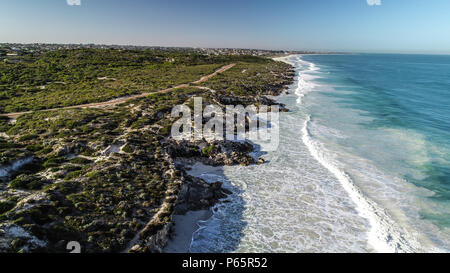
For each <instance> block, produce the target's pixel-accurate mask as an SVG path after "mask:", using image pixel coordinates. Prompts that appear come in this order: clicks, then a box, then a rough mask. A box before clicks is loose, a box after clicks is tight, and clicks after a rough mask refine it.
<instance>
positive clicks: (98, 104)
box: [0, 64, 236, 119]
mask: <svg viewBox="0 0 450 273" xmlns="http://www.w3.org/2000/svg"><path fill="white" fill-rule="evenodd" d="M235 65H236V64H229V65H225V66H222V67H221V68H219V69H218V70H216V71H215V72H214V73H212V74H209V75H206V76H203V77H201V78H200V79H199V80H197V81H195V82H191V83H185V84H180V85H177V86H174V87H171V88H167V89H163V90H159V91H155V92H147V93H142V94H138V95H133V96H127V97H121V98H116V99H113V100H109V101H104V102H95V103H87V104H80V105H73V106H67V107H60V108H51V109H45V110H38V111H58V110H64V109H78V108H95V107H104V106H110V105H116V104H119V103H123V102H126V101H129V100H133V99H138V98H142V97H145V96H148V95H150V94H153V93H164V92H169V91H172V90H174V89H177V88H185V87H189V86H190V85H191V84H199V83H202V82H205V81H207V80H209V79H211V78H212V77H214V76H216V75H217V74H220V73H222V72H225V71H227V70H228V69H230V68H232V67H233V66H235ZM32 112H34V111H26V112H17V113H7V114H0V116H3V117H8V118H11V119H15V118H18V117H20V116H21V115H24V114H28V113H32Z"/></svg>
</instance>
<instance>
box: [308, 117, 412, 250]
mask: <svg viewBox="0 0 450 273" xmlns="http://www.w3.org/2000/svg"><path fill="white" fill-rule="evenodd" d="M310 121H311V118H310V117H308V119H307V120H306V121H305V125H304V127H303V131H302V140H303V142H304V143H305V145H306V146H307V147H308V149H309V151H310V153H311V155H312V156H313V157H314V158H315V159H316V160H317V161H319V162H320V163H321V164H322V165H323V166H324V167H326V168H327V169H328V170H329V171H330V172H331V173H333V174H334V175H335V176H336V178H337V179H338V180H339V182H341V184H342V186H343V188H344V189H345V190H346V192H347V193H348V194H349V196H350V198H351V199H352V200H353V202H354V203H355V204H356V206H357V210H358V212H359V214H360V215H361V216H362V217H364V218H366V219H367V220H368V221H369V223H370V225H371V229H370V231H369V234H368V243H369V244H370V245H371V246H372V247H373V248H374V249H375V250H376V251H378V252H415V251H417V250H418V249H419V244H418V243H417V242H416V241H415V239H413V238H410V236H409V234H407V232H406V231H404V230H402V228H401V227H399V226H397V225H396V224H395V222H394V221H392V219H391V218H390V217H389V215H388V214H387V212H386V211H385V210H383V209H382V208H380V207H379V206H378V205H377V204H376V203H375V202H373V201H372V200H370V199H368V198H367V197H366V196H365V195H364V193H362V192H361V191H360V190H359V188H358V187H357V186H356V185H355V184H354V183H353V181H352V179H351V177H350V176H349V175H348V174H347V173H345V172H344V171H343V170H340V169H339V168H338V167H337V166H336V164H335V163H334V162H333V160H332V159H331V158H330V157H329V156H328V155H327V153H326V152H325V151H324V149H323V148H322V147H321V145H320V143H318V142H317V141H315V140H313V139H312V138H311V135H310V133H309V131H308V125H309V124H310Z"/></svg>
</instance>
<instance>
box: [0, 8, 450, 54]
mask: <svg viewBox="0 0 450 273" xmlns="http://www.w3.org/2000/svg"><path fill="white" fill-rule="evenodd" d="M0 6H1V11H2V15H1V16H0V26H1V27H0V43H6V42H16V43H35V42H43V43H95V44H121V45H145V46H189V47H233V48H259V49H283V50H317V51H350V52H380V53H383V52H393V53H450V1H449V0H272V1H270V0H221V1H219V0H0Z"/></svg>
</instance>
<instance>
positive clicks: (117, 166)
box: [0, 49, 293, 252]
mask: <svg viewBox="0 0 450 273" xmlns="http://www.w3.org/2000/svg"><path fill="white" fill-rule="evenodd" d="M230 63H236V65H235V67H233V68H231V69H230V70H228V71H226V72H224V73H222V74H218V75H216V76H215V77H213V78H211V79H209V80H208V81H206V82H203V83H199V84H198V85H195V84H192V86H190V87H183V88H178V89H174V90H170V91H167V92H156V91H158V90H161V89H165V88H167V87H171V86H176V85H179V84H183V83H190V82H193V81H195V80H198V79H199V78H201V77H202V76H204V75H207V74H210V73H212V72H213V71H215V70H216V69H217V68H219V67H222V66H223V65H225V64H230ZM0 75H1V76H0V94H1V95H0V96H1V98H0V111H2V112H17V111H31V112H30V113H26V114H23V115H21V116H19V117H18V118H17V119H16V120H9V119H7V118H5V117H1V118H0V133H1V135H0V252H2V251H3V252H4V251H6V252H65V251H66V249H65V247H66V244H67V242H69V241H78V242H80V243H81V245H82V246H83V251H84V252H120V251H131V252H146V251H160V250H161V248H162V247H163V244H164V241H165V240H167V239H166V238H165V237H164V236H163V235H162V234H165V233H164V232H165V231H167V230H169V229H170V225H171V216H172V214H173V213H174V211H175V210H177V209H178V210H179V209H180V206H181V205H180V204H181V203H183V204H184V206H185V207H186V208H188V209H192V208H194V209H199V208H205V207H208V206H210V205H212V204H214V202H217V200H218V199H220V198H221V197H223V191H222V189H221V188H220V184H213V185H208V184H207V183H205V182H204V181H202V180H198V179H197V180H196V179H194V178H192V177H190V176H188V175H187V174H186V172H185V171H184V169H183V167H182V166H180V165H178V164H176V160H177V159H180V158H191V159H195V160H200V161H202V162H204V163H206V164H213V165H214V164H216V165H217V164H244V165H247V164H251V163H254V162H253V159H252V158H251V156H250V155H248V152H250V151H251V150H252V147H251V145H250V144H248V143H246V144H238V143H236V144H232V143H228V142H211V143H209V142H206V141H204V140H202V141H197V142H194V141H193V142H177V141H174V140H172V139H171V138H170V137H169V134H170V129H171V125H172V123H173V122H174V121H175V120H174V119H173V118H172V117H171V116H170V112H171V109H172V107H173V106H174V105H178V104H186V105H192V103H191V102H192V98H193V97H194V96H201V97H202V98H203V101H204V104H213V103H216V102H223V101H227V102H230V101H231V102H232V103H235V104H247V103H249V102H253V103H263V102H264V103H266V102H268V101H269V102H271V103H275V102H274V101H271V100H268V99H267V98H265V97H263V95H277V94H279V93H280V92H281V91H282V90H283V88H284V87H285V86H286V85H287V84H289V83H291V82H292V75H293V72H292V70H291V68H290V66H288V65H286V64H281V63H279V62H275V61H272V60H269V59H266V58H260V57H253V56H246V55H239V56H224V55H218V56H209V55H202V54H198V53H193V52H185V51H173V52H158V51H154V50H153V51H146V50H141V51H139V50H136V51H132V50H113V49H108V50H101V49H95V50H93V49H82V50H60V51H51V52H47V53H45V54H43V55H40V56H31V55H30V56H25V58H24V59H23V60H22V61H21V62H18V63H14V64H11V63H1V64H0ZM100 78H101V79H100ZM42 86H44V87H45V88H43V87H42ZM199 87H207V88H199ZM146 92H154V93H152V94H149V95H147V96H145V97H141V98H136V99H133V100H129V101H127V102H125V103H121V104H118V105H114V106H110V107H104V108H86V109H81V108H80V109H77V108H74V109H60V110H56V111H38V110H40V109H48V108H55V107H62V106H69V105H77V104H81V103H87V102H101V101H106V100H109V99H111V98H116V97H121V96H124V95H130V94H138V93H146ZM187 185H190V186H189V187H188V186H187ZM183 187H185V188H186V187H187V188H188V189H191V190H192V189H197V188H198V189H202V191H203V195H202V194H200V195H199V194H197V197H196V198H194V197H193V196H194V193H192V194H191V199H189V198H186V197H185V196H184V195H183V194H185V193H186V191H188V190H186V189H185V190H183ZM197 192H198V190H197ZM18 234H19V235H18ZM155 236H156V237H157V238H159V239H160V240H156V239H155ZM156 241H157V242H158V243H155V242H156Z"/></svg>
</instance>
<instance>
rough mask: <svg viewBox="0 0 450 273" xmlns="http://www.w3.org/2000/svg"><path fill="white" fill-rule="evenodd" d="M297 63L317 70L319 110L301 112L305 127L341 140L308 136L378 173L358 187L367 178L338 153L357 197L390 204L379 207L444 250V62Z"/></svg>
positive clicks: (447, 114) (448, 160) (449, 139)
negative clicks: (359, 191)
mask: <svg viewBox="0 0 450 273" xmlns="http://www.w3.org/2000/svg"><path fill="white" fill-rule="evenodd" d="M301 59H302V60H303V61H306V62H311V63H313V64H315V65H316V66H317V67H318V68H320V70H319V71H320V72H318V73H317V75H318V76H319V78H317V79H315V80H314V82H316V83H317V85H318V86H320V88H316V89H315V91H316V92H315V93H314V95H312V98H311V100H315V102H316V103H320V100H323V104H322V105H320V107H317V106H309V107H308V106H307V107H308V108H309V109H308V111H309V114H310V115H311V118H312V120H313V122H314V119H315V118H316V121H317V124H320V125H324V126H327V127H328V128H333V129H336V130H338V131H339V132H340V133H341V134H342V135H343V136H345V137H344V138H337V137H332V136H330V135H329V134H326V133H324V134H321V133H320V132H317V133H316V135H315V137H317V138H318V139H320V140H321V141H322V142H323V143H325V146H327V147H328V148H329V150H330V151H331V152H334V153H338V154H339V152H341V151H342V153H346V154H347V155H351V156H356V157H358V158H359V159H362V160H367V161H366V162H365V163H366V164H370V165H371V168H372V169H376V171H377V172H378V174H377V176H378V180H379V181H381V182H380V183H381V185H377V186H373V185H362V183H372V182H373V181H371V180H373V178H372V179H369V177H370V176H372V177H373V176H375V172H374V173H370V171H368V170H367V166H366V167H362V166H360V164H358V162H355V161H353V162H350V161H349V162H346V161H347V159H346V158H345V155H343V154H342V153H341V155H340V156H342V158H340V159H341V160H342V161H343V162H344V164H342V165H343V167H344V168H345V169H346V170H347V171H348V172H349V173H353V176H354V182H355V184H357V186H358V187H359V188H361V189H362V190H363V192H364V193H366V194H367V195H368V196H369V197H370V198H372V199H373V200H374V201H375V202H378V203H379V204H380V205H384V204H383V203H384V202H386V203H390V204H389V205H388V206H387V208H388V209H391V210H393V212H392V214H395V213H396V212H395V211H396V210H400V211H399V212H397V213H402V214H403V217H405V218H406V222H408V224H409V225H411V226H413V227H415V232H419V233H423V234H426V235H428V237H429V238H430V239H431V240H432V241H434V242H435V243H436V244H437V245H438V246H440V247H442V246H443V247H445V248H446V247H448V241H447V239H448V238H447V235H448V229H449V228H450V56H438V55H393V54H359V55H307V56H302V58H301ZM324 106H325V107H324ZM330 109H333V110H330ZM343 117H345V118H344V119H343ZM313 135H314V134H313ZM345 163H347V164H345ZM362 172H364V173H362ZM383 180H384V181H383ZM406 183H409V184H411V185H414V186H416V187H417V188H416V189H414V188H409V187H408V185H404V184H406ZM371 186H372V187H371ZM378 186H379V187H382V188H383V191H384V192H380V190H378V189H377V188H376V187H378ZM365 188H367V189H366V191H365V190H364V189H365ZM403 190H404V191H403ZM410 194H412V195H413V196H408V197H406V196H404V197H402V195H410ZM388 195H392V196H391V197H389V196H388ZM406 199H409V201H408V202H406V201H405V200H406ZM408 206H414V208H409V207H408ZM394 220H395V221H397V222H400V220H399V219H395V218H394ZM422 221H424V222H427V221H429V222H431V223H432V224H433V225H434V226H436V227H437V229H434V228H433V227H431V226H428V225H427V223H422ZM400 223H401V222H400ZM435 232H437V233H435ZM440 233H442V234H440Z"/></svg>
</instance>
